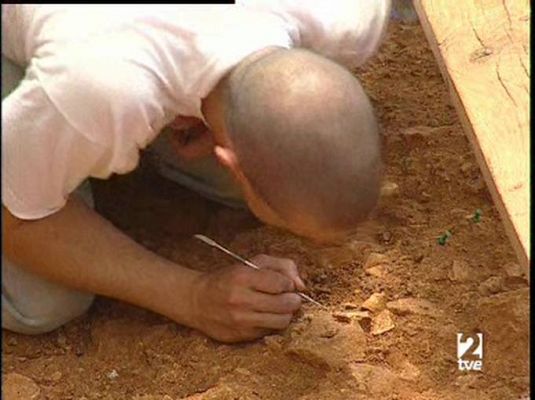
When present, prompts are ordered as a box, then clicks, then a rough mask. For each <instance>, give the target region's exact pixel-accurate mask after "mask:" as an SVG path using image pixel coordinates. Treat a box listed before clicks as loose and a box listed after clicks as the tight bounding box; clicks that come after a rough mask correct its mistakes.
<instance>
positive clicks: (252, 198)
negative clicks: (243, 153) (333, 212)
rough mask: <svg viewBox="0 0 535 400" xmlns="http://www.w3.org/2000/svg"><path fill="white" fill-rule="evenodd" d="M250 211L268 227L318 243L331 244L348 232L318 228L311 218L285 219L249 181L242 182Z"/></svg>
mask: <svg viewBox="0 0 535 400" xmlns="http://www.w3.org/2000/svg"><path fill="white" fill-rule="evenodd" d="M240 181H241V182H240V186H241V188H242V190H243V193H244V196H245V199H246V201H247V205H248V206H249V209H250V210H251V211H252V212H253V213H254V214H255V215H256V217H257V218H258V219H260V220H261V221H262V222H264V223H266V224H267V225H272V226H276V227H278V228H281V229H285V230H288V231H290V232H292V233H294V234H296V235H299V236H303V237H306V238H308V239H311V240H313V241H314V242H317V243H330V242H335V241H338V240H340V239H341V238H343V237H344V236H345V235H346V232H335V231H332V230H328V229H321V228H319V227H317V224H316V223H314V220H313V218H312V217H311V216H307V215H299V216H297V215H296V216H295V218H292V219H285V218H284V219H283V218H282V217H280V216H279V215H278V214H277V213H276V212H275V211H273V209H272V208H271V207H270V206H269V205H268V204H267V203H266V202H265V201H264V200H263V199H262V198H261V197H260V196H258V195H257V194H256V193H255V192H254V190H253V189H252V187H251V185H250V184H249V182H248V181H247V180H245V181H243V180H240Z"/></svg>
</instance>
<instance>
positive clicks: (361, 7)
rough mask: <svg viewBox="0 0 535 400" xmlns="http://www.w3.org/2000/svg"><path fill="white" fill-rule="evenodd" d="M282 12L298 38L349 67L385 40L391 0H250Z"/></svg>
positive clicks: (313, 48) (360, 61)
mask: <svg viewBox="0 0 535 400" xmlns="http://www.w3.org/2000/svg"><path fill="white" fill-rule="evenodd" d="M244 3H246V4H250V5H251V6H253V7H254V6H256V7H259V8H262V9H264V10H269V11H271V12H274V13H276V14H278V15H280V16H282V17H283V18H284V19H285V20H286V21H287V22H288V23H289V25H290V26H291V27H293V28H294V40H295V42H296V43H297V44H298V45H299V46H301V47H305V48H307V49H310V50H313V51H316V52H318V53H320V54H322V55H324V56H326V57H329V58H331V59H333V60H335V61H337V62H339V63H341V64H343V65H346V66H347V67H350V68H353V67H357V66H360V65H362V64H363V63H365V62H366V61H367V60H368V59H369V58H370V57H371V56H372V55H373V54H375V53H376V51H377V49H378V48H379V45H380V44H381V42H382V40H383V38H384V36H385V32H386V27H387V25H388V20H389V15H390V6H391V5H390V0H249V1H244Z"/></svg>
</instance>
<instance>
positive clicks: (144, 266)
mask: <svg viewBox="0 0 535 400" xmlns="http://www.w3.org/2000/svg"><path fill="white" fill-rule="evenodd" d="M2 219H3V233H4V235H3V238H4V239H3V249H4V255H5V256H6V257H7V258H8V259H10V260H11V261H13V262H14V263H17V264H19V265H21V266H24V268H26V269H27V270H29V271H31V272H33V273H35V274H37V275H40V276H42V277H44V278H46V279H48V280H51V281H54V282H57V283H60V284H62V285H65V286H67V287H70V288H73V289H77V290H80V291H84V292H90V293H96V294H99V295H104V296H108V297H113V298H116V299H119V300H123V301H126V302H129V303H132V304H136V305H138V306H142V307H144V308H148V309H151V310H153V311H155V312H158V313H162V314H166V315H169V312H170V311H169V310H167V309H166V307H165V305H166V303H167V302H168V301H164V297H165V296H167V294H168V293H175V296H174V298H175V302H174V304H169V307H173V308H174V310H173V313H172V314H171V315H172V316H173V319H175V320H176V321H177V322H179V323H183V324H187V325H191V324H192V321H191V315H188V310H190V309H191V306H190V304H189V302H191V297H192V296H191V295H192V293H191V288H192V287H193V286H194V285H193V282H194V281H195V280H196V279H198V278H199V276H200V273H199V272H197V271H194V270H190V269H186V268H183V267H180V266H178V265H176V264H173V263H171V262H170V261H168V260H166V259H164V258H162V257H160V256H158V255H156V254H154V253H152V252H150V251H148V250H146V249H145V248H143V247H142V246H140V245H139V244H137V243H136V242H135V241H133V240H132V239H130V238H129V237H128V236H126V235H125V234H123V233H122V232H120V231H119V230H118V229H116V228H115V227H114V226H113V225H112V224H111V223H110V222H108V221H107V220H105V219H104V218H102V217H101V216H100V215H99V214H97V213H96V212H95V211H93V210H92V209H90V208H89V207H87V206H86V205H85V204H84V203H83V202H82V201H81V200H80V199H78V198H77V196H75V195H73V196H71V199H70V200H69V201H68V203H67V205H66V206H65V207H64V208H63V209H62V210H60V211H59V212H57V213H56V214H53V215H51V216H49V217H47V218H43V219H40V220H35V221H23V220H20V219H18V218H16V217H14V216H13V215H12V214H11V213H10V212H9V211H8V210H7V209H6V208H5V207H2ZM165 300H169V299H165ZM171 315H169V316H171Z"/></svg>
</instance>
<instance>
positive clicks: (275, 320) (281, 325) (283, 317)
mask: <svg viewBox="0 0 535 400" xmlns="http://www.w3.org/2000/svg"><path fill="white" fill-rule="evenodd" d="M246 318H247V320H248V321H247V322H248V324H250V326H252V327H255V328H257V329H262V330H264V329H276V330H282V329H286V328H287V327H288V325H290V322H291V321H292V314H270V313H248V314H247V316H246Z"/></svg>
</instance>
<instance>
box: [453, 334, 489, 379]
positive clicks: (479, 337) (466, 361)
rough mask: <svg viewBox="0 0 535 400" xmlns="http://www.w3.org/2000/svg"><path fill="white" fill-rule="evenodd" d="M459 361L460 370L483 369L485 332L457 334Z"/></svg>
mask: <svg viewBox="0 0 535 400" xmlns="http://www.w3.org/2000/svg"><path fill="white" fill-rule="evenodd" d="M457 363H458V364H459V370H460V371H481V369H482V368H483V334H482V333H473V334H464V333H458V334H457Z"/></svg>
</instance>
